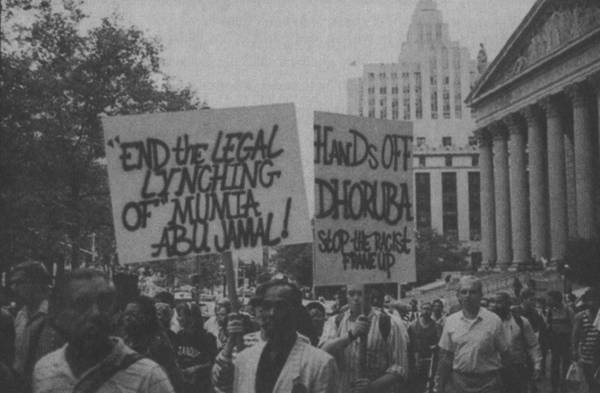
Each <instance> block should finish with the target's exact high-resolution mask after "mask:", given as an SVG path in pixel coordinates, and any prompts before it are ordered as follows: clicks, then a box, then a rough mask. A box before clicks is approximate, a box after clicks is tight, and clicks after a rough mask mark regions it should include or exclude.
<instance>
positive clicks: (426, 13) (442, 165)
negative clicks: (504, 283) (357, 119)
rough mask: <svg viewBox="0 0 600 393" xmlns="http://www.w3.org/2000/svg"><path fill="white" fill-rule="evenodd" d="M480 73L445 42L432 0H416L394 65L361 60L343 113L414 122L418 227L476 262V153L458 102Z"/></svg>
mask: <svg viewBox="0 0 600 393" xmlns="http://www.w3.org/2000/svg"><path fill="white" fill-rule="evenodd" d="M478 76H479V74H478V71H477V62H476V61H475V60H473V59H472V58H471V56H470V54H469V51H468V50H467V48H466V47H461V46H460V44H459V43H458V42H457V41H452V40H451V39H450V34H449V28H448V24H447V23H444V20H443V17H442V12H441V11H440V10H439V9H438V8H437V4H436V2H435V1H434V0H420V1H419V2H418V4H417V6H416V8H415V11H414V13H413V16H412V20H411V23H410V26H409V28H408V32H407V37H406V41H405V42H403V43H402V46H401V50H400V54H399V56H398V62H397V63H390V64H383V63H380V64H365V65H364V67H363V73H362V76H361V77H359V78H353V79H350V80H349V81H348V113H349V114H352V115H358V116H366V117H375V118H381V119H391V120H408V121H412V122H413V124H414V144H415V145H414V149H413V154H414V158H413V168H414V172H415V179H414V180H415V187H414V189H415V208H416V209H415V210H416V217H417V229H423V228H433V229H435V230H436V231H438V232H439V233H443V234H444V235H446V236H449V237H452V238H455V239H457V240H460V241H461V242H462V243H463V244H465V245H467V246H469V247H470V249H471V256H472V261H473V262H474V263H477V262H478V260H479V259H480V254H479V240H480V237H481V218H480V217H481V214H480V213H481V212H480V206H479V155H478V150H477V146H476V142H475V139H474V137H473V135H472V130H473V129H474V128H475V123H474V121H473V119H472V118H471V113H470V111H469V110H468V108H467V107H466V106H465V103H464V100H465V98H466V97H467V95H468V94H469V91H470V89H471V86H472V85H473V83H474V82H475V80H476V78H477V77H478Z"/></svg>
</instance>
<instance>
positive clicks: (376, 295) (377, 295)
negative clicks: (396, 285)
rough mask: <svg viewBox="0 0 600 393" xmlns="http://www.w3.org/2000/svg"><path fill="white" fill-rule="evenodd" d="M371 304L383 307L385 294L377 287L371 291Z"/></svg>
mask: <svg viewBox="0 0 600 393" xmlns="http://www.w3.org/2000/svg"><path fill="white" fill-rule="evenodd" d="M370 292H371V293H370V298H371V305H373V306H375V307H379V308H382V307H383V295H382V294H381V292H379V291H378V290H377V289H372V290H371V291H370Z"/></svg>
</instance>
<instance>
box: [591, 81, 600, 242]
mask: <svg viewBox="0 0 600 393" xmlns="http://www.w3.org/2000/svg"><path fill="white" fill-rule="evenodd" d="M588 81H589V83H590V85H591V86H592V89H593V91H594V95H595V104H594V105H596V113H597V116H598V118H597V119H596V127H597V128H596V138H597V139H598V144H597V145H596V149H597V150H596V173H600V73H598V74H596V75H594V76H593V77H591V78H590V79H589V80H588ZM596 233H597V234H600V180H599V179H596Z"/></svg>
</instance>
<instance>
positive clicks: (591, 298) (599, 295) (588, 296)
mask: <svg viewBox="0 0 600 393" xmlns="http://www.w3.org/2000/svg"><path fill="white" fill-rule="evenodd" d="M582 300H583V305H584V307H585V308H587V309H588V310H590V311H592V312H593V313H596V312H598V308H600V290H599V289H598V288H590V289H588V290H587V291H586V292H585V293H584V294H583V297H582Z"/></svg>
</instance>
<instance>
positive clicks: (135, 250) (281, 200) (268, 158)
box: [102, 104, 312, 263]
mask: <svg viewBox="0 0 600 393" xmlns="http://www.w3.org/2000/svg"><path fill="white" fill-rule="evenodd" d="M102 123H103V128H104V135H105V140H106V161H107V166H108V174H109V184H110V190H111V201H112V208H113V219H114V225H115V235H116V240H117V251H118V254H119V260H120V261H121V262H122V263H132V262H141V261H152V260H161V259H168V258H175V257H185V256H191V255H199V254H212V253H223V252H227V251H232V250H238V249H243V248H254V247H261V246H277V245H282V244H291V243H302V242H307V241H310V240H311V239H312V233H311V228H310V221H309V218H308V208H307V204H306V195H305V189H304V181H303V179H304V178H303V174H302V162H301V159H300V150H299V143H298V133H297V128H296V115H295V110H294V106H293V104H279V105H269V106H257V107H244V108H231V109H218V110H199V111H189V112H177V113H174V112H173V113H159V114H145V115H132V116H115V117H105V118H103V119H102Z"/></svg>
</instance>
